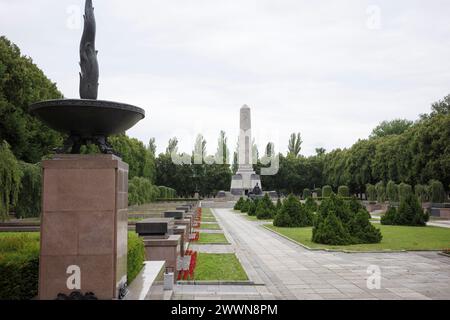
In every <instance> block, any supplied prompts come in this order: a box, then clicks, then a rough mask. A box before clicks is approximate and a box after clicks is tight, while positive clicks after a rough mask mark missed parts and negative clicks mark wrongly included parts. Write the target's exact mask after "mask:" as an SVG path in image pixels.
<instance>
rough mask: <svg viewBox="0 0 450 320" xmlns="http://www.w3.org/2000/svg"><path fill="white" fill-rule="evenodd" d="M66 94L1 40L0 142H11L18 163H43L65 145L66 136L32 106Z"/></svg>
mask: <svg viewBox="0 0 450 320" xmlns="http://www.w3.org/2000/svg"><path fill="white" fill-rule="evenodd" d="M61 98H62V94H61V93H60V92H59V91H58V89H57V88H56V84H55V83H53V82H51V81H50V80H49V79H48V78H47V77H46V76H45V75H44V73H43V72H42V71H41V70H40V69H39V68H38V67H37V66H36V65H35V64H34V63H33V61H32V60H31V58H28V57H26V56H22V55H21V53H20V49H19V48H18V47H17V46H16V45H15V44H13V43H11V42H10V41H9V40H8V39H6V38H5V37H3V36H2V37H0V141H3V140H5V141H7V142H8V143H9V145H10V148H11V150H12V152H13V153H14V155H15V157H16V158H17V159H18V160H22V161H25V162H29V163H37V162H39V161H40V160H41V159H42V157H43V156H45V155H47V154H49V153H51V151H52V150H53V149H54V148H56V147H58V146H60V145H61V144H62V136H61V135H60V134H59V133H57V132H55V131H53V130H51V129H49V128H48V127H47V126H45V125H44V124H43V123H42V122H40V121H39V120H37V119H36V118H35V117H33V116H31V115H30V114H29V112H28V108H29V106H30V105H31V104H33V103H35V102H39V101H43V100H51V99H61Z"/></svg>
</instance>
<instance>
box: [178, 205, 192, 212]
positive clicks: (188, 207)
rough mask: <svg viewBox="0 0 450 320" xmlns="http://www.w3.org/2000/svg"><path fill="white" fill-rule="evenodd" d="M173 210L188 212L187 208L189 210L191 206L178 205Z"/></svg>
mask: <svg viewBox="0 0 450 320" xmlns="http://www.w3.org/2000/svg"><path fill="white" fill-rule="evenodd" d="M175 210H177V211H184V212H189V210H191V207H190V206H179V207H176V208H175Z"/></svg>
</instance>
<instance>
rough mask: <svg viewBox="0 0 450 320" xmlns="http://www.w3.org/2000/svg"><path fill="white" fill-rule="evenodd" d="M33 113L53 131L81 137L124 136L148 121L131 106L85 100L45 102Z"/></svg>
mask: <svg viewBox="0 0 450 320" xmlns="http://www.w3.org/2000/svg"><path fill="white" fill-rule="evenodd" d="M30 112H31V114H33V115H34V116H36V117H37V118H38V119H40V120H41V121H42V122H44V123H45V124H46V125H47V126H49V127H50V128H52V129H54V130H56V131H59V132H61V133H67V134H69V135H71V136H78V137H80V138H91V137H95V136H104V137H108V136H110V135H114V134H119V133H124V132H125V131H127V130H128V129H130V128H131V127H133V126H134V125H135V124H136V123H138V122H139V121H140V120H142V119H144V118H145V111H144V110H143V109H141V108H138V107H135V106H132V105H128V104H123V103H117V102H110V101H101V100H84V99H81V100H80V99H64V100H49V101H42V102H39V103H35V104H33V105H31V106H30Z"/></svg>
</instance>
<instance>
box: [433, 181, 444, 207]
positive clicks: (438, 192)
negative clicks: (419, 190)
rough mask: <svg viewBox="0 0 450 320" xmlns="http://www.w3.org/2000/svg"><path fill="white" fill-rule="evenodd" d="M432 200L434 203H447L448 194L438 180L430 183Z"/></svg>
mask: <svg viewBox="0 0 450 320" xmlns="http://www.w3.org/2000/svg"><path fill="white" fill-rule="evenodd" d="M430 198H431V199H430V200H431V202H433V203H443V202H445V198H446V194H445V190H444V185H443V184H442V182H440V181H438V180H431V181H430Z"/></svg>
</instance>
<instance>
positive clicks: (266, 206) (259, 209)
mask: <svg viewBox="0 0 450 320" xmlns="http://www.w3.org/2000/svg"><path fill="white" fill-rule="evenodd" d="M276 212H277V210H276V208H275V205H274V204H273V202H272V200H271V199H270V197H269V195H268V194H267V193H266V194H265V195H264V197H263V198H262V199H261V200H259V201H258V205H257V206H256V217H257V218H258V219H259V220H263V219H272V218H274V217H275V214H276Z"/></svg>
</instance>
